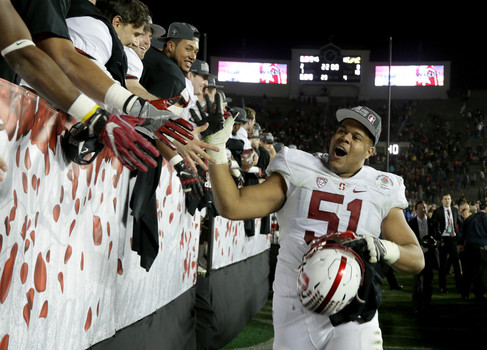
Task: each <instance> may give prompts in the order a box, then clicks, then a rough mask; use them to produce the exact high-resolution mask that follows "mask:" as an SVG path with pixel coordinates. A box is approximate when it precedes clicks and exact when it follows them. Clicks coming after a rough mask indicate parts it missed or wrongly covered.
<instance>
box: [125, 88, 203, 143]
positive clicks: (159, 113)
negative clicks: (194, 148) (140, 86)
mask: <svg viewBox="0 0 487 350" xmlns="http://www.w3.org/2000/svg"><path fill="white" fill-rule="evenodd" d="M134 96H135V95H134ZM154 103H155V104H157V106H159V107H162V108H161V109H158V108H157V107H156V106H155V105H154V104H153V103H151V102H149V101H146V100H144V99H142V98H140V97H137V99H136V101H135V102H134V104H133V106H132V108H131V109H130V113H129V114H130V115H131V116H135V117H137V118H139V121H138V123H137V126H138V130H140V131H141V132H143V133H146V134H147V133H148V134H149V135H150V136H154V137H156V138H158V139H159V140H160V141H161V142H163V143H164V144H165V145H167V146H168V147H169V148H171V149H172V150H176V146H174V144H173V143H172V140H171V139H174V140H176V141H179V142H180V143H182V144H183V145H186V144H187V143H188V140H193V139H194V136H193V134H192V133H191V131H193V130H194V127H193V125H191V123H189V122H188V121H186V120H184V119H183V118H179V117H178V116H177V115H175V114H174V113H172V112H171V111H169V110H167V109H166V108H165V103H162V102H159V103H156V102H154ZM141 128H142V130H141Z"/></svg>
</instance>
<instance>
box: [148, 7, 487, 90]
mask: <svg viewBox="0 0 487 350" xmlns="http://www.w3.org/2000/svg"><path fill="white" fill-rule="evenodd" d="M145 2H146V3H147V4H148V6H149V8H150V9H151V11H152V14H153V19H154V22H155V23H157V24H159V25H161V26H163V27H164V28H166V29H167V28H168V26H169V24H170V23H171V22H187V23H190V24H192V25H194V26H195V27H196V28H198V30H199V31H200V32H201V33H202V34H203V35H204V37H205V38H206V41H202V43H201V45H200V55H199V57H198V58H200V59H207V60H209V57H211V56H224V57H230V58H245V59H269V60H272V59H283V60H288V59H291V49H293V48H295V49H319V48H321V47H323V46H324V45H326V44H328V43H330V42H331V43H333V44H335V45H336V46H338V47H339V48H341V49H344V50H348V49H360V50H370V60H371V61H372V62H377V61H386V62H388V61H389V55H390V52H392V63H393V64H394V62H400V61H403V62H404V61H407V62H418V63H420V62H422V61H423V62H424V61H451V62H452V66H451V69H452V77H451V78H452V80H451V88H452V89H469V88H470V89H487V67H486V62H485V59H486V57H487V55H486V54H485V53H483V52H482V51H485V48H484V47H485V45H486V44H487V38H485V36H486V34H487V24H484V23H485V20H484V19H482V18H481V17H480V16H481V15H482V13H483V11H482V10H481V9H479V8H474V7H470V8H468V9H465V10H463V9H461V8H459V7H458V6H455V7H451V8H448V7H447V5H446V4H444V3H443V4H442V5H434V6H429V5H427V4H425V2H424V1H423V2H422V3H420V4H421V5H414V4H412V3H408V4H409V5H407V6H409V7H405V5H397V4H391V5H389V7H386V6H379V5H374V6H375V8H371V7H370V6H365V5H363V6H362V8H357V5H356V4H355V3H352V2H341V4H342V5H339V6H333V5H329V4H328V3H327V2H320V3H318V5H312V4H309V5H308V6H307V8H306V10H305V9H303V10H301V9H299V8H294V9H290V8H288V7H286V6H285V5H283V4H282V3H281V4H280V5H281V7H274V6H272V5H271V4H269V3H268V2H266V4H265V5H263V6H252V5H249V4H251V2H241V3H237V2H231V3H230V2H229V3H226V5H224V4H225V3H221V4H220V3H217V4H216V6H211V5H209V4H211V3H204V2H201V3H200V6H198V9H195V8H191V9H187V10H185V12H186V13H185V14H182V12H183V11H180V10H172V11H171V10H169V11H168V10H166V9H164V7H163V8H162V9H161V10H159V8H160V7H161V5H160V4H161V2H160V0H159V1H155V0H148V1H145ZM261 3H262V2H261ZM295 3H303V4H304V3H305V2H295ZM401 3H403V2H401ZM244 5H245V7H244ZM171 6H174V4H173V5H171ZM218 6H224V7H225V8H223V9H222V8H218ZM391 6H392V8H390V7H391ZM189 7H192V6H189ZM217 14H218V15H217ZM390 38H392V40H391V39H390ZM390 48H392V50H390Z"/></svg>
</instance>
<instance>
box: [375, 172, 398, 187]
mask: <svg viewBox="0 0 487 350" xmlns="http://www.w3.org/2000/svg"><path fill="white" fill-rule="evenodd" d="M375 184H376V185H377V187H378V188H380V189H381V190H390V189H391V187H392V186H393V185H394V184H393V182H392V179H391V178H390V177H389V176H387V175H383V174H382V175H379V176H377V177H376V178H375Z"/></svg>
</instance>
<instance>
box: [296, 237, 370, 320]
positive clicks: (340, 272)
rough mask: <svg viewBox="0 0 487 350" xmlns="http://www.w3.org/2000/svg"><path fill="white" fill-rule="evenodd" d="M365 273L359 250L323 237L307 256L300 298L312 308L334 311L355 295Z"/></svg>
mask: <svg viewBox="0 0 487 350" xmlns="http://www.w3.org/2000/svg"><path fill="white" fill-rule="evenodd" d="M363 274H364V262H363V261H362V259H361V258H360V256H359V255H358V254H357V253H356V252H355V251H353V250H352V249H350V248H348V247H346V246H344V245H342V244H338V243H336V242H334V241H330V240H329V239H327V238H325V237H323V238H322V239H320V240H318V241H316V242H314V243H313V244H312V245H311V248H310V250H309V251H308V252H307V253H306V254H305V255H304V256H303V262H302V264H301V265H300V267H299V271H298V279H297V285H298V296H299V299H300V300H301V302H302V303H303V305H304V306H305V307H306V308H307V309H308V310H311V311H314V312H317V313H319V314H323V315H328V316H330V315H333V314H335V313H337V312H339V311H340V310H342V309H343V308H344V307H345V306H347V305H348V304H349V303H350V302H351V301H352V300H353V299H354V298H355V296H356V295H357V292H358V290H359V288H360V285H361V284H362V281H363Z"/></svg>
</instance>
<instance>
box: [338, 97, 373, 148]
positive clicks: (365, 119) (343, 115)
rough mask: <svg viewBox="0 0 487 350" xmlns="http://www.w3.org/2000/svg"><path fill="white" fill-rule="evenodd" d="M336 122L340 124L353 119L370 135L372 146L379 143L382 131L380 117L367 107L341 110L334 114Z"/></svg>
mask: <svg viewBox="0 0 487 350" xmlns="http://www.w3.org/2000/svg"><path fill="white" fill-rule="evenodd" d="M336 116H337V120H338V122H339V123H341V122H342V121H343V120H345V119H354V120H356V121H358V122H359V123H360V124H362V125H363V126H365V128H366V129H367V130H368V131H369V132H370V134H371V135H372V138H373V139H372V140H373V141H374V146H375V145H376V144H377V142H379V138H380V133H381V130H382V119H381V117H380V116H379V115H378V114H377V113H375V112H374V111H373V110H371V109H370V108H368V107H364V106H357V107H353V108H342V109H339V110H338V111H337V113H336Z"/></svg>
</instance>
